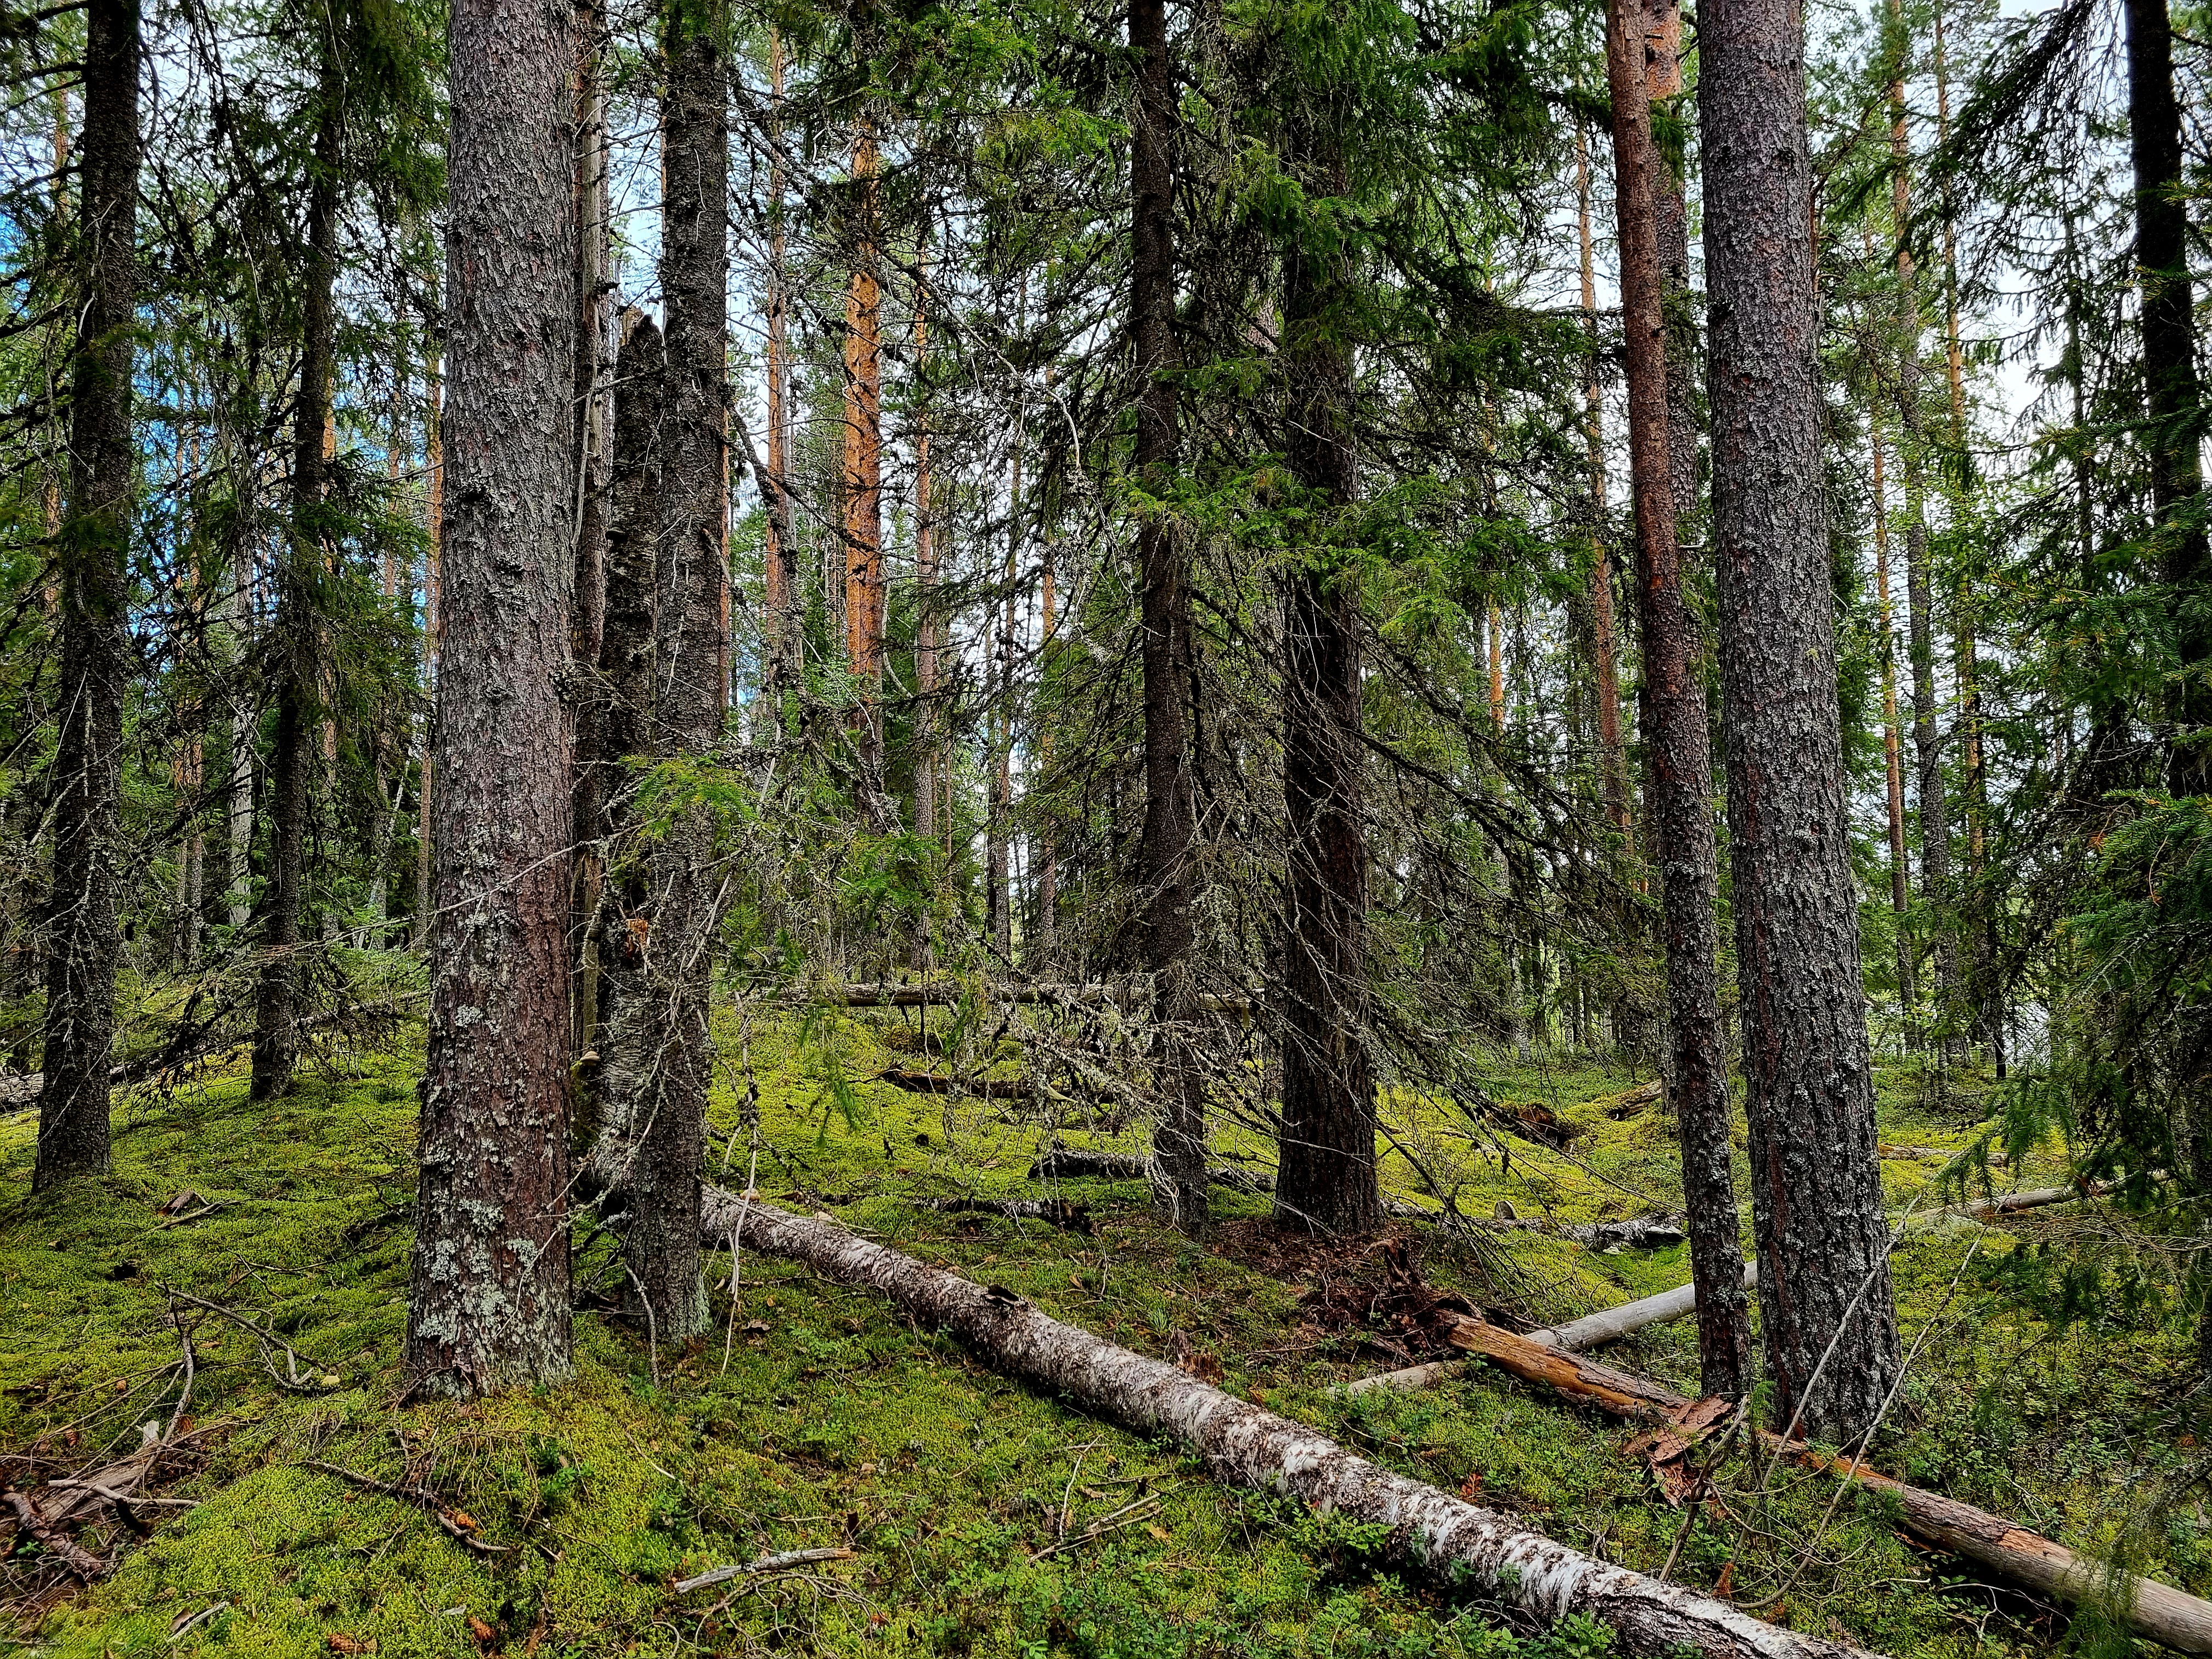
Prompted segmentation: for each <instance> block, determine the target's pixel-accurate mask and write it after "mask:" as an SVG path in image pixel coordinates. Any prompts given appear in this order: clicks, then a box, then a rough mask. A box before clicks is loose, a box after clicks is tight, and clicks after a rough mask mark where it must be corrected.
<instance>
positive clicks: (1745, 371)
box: [1698, 0, 1899, 1439]
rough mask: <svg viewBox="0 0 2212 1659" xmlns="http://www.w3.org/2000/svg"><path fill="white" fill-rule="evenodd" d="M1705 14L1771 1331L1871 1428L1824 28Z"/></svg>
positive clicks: (1785, 1355) (1723, 6)
mask: <svg viewBox="0 0 2212 1659" xmlns="http://www.w3.org/2000/svg"><path fill="white" fill-rule="evenodd" d="M1698 103H1699V121H1700V131H1701V137H1702V140H1703V143H1702V146H1701V153H1702V155H1703V156H1704V160H1705V270H1706V273H1707V282H1708V285H1709V289H1710V293H1711V317H1710V321H1709V328H1710V331H1711V333H1710V343H1709V345H1708V373H1707V385H1708V388H1709V396H1710V398H1711V408H1712V445H1713V529H1714V538H1713V539H1714V546H1715V554H1716V558H1715V562H1716V567H1717V576H1718V578H1719V587H1720V629H1721V638H1720V662H1721V689H1722V698H1723V714H1724V716H1725V721H1726V732H1727V738H1728V795H1729V846H1730V850H1731V854H1732V868H1733V873H1734V882H1735V887H1734V890H1735V917H1736V962H1737V969H1736V973H1737V982H1738V988H1739V994H1740V998H1741V1007H1742V1019H1743V1065H1744V1077H1745V1084H1746V1105H1747V1116H1748V1119H1749V1122H1750V1130H1751V1135H1750V1139H1751V1170H1752V1199H1753V1206H1752V1213H1753V1231H1754V1233H1755V1235H1756V1237H1757V1239H1758V1243H1759V1312H1760V1329H1761V1335H1762V1337H1763V1339H1764V1341H1765V1349H1766V1360H1767V1374H1768V1375H1769V1376H1771V1378H1772V1379H1773V1380H1774V1383H1775V1386H1776V1411H1777V1413H1778V1415H1779V1418H1780V1420H1781V1421H1782V1422H1784V1424H1787V1423H1789V1422H1790V1420H1791V1419H1792V1418H1793V1417H1798V1416H1800V1414H1802V1425H1803V1427H1804V1428H1806V1429H1807V1430H1808V1431H1809V1432H1811V1433H1813V1434H1815V1435H1818V1436H1820V1437H1826V1438H1830V1439H1835V1438H1840V1437H1844V1436H1846V1435H1849V1434H1851V1433H1853V1432H1856V1431H1860V1430H1863V1429H1865V1428H1867V1427H1868V1426H1869V1425H1870V1424H1871V1423H1872V1422H1873V1420H1874V1419H1875V1415H1876V1414H1877V1413H1878V1412H1879V1411H1880V1410H1881V1403H1882V1401H1883V1400H1884V1398H1885V1397H1886V1396H1887V1393H1888V1391H1889V1388H1890V1385H1891V1383H1893V1381H1894V1380H1895V1378H1896V1376H1897V1372H1898V1366H1899V1354H1898V1345H1897V1315H1896V1310H1895V1305H1894V1303H1893V1298H1892V1296H1891V1291H1890V1283H1889V1263H1888V1255H1887V1249H1888V1232H1887V1227H1886V1226H1885V1225H1884V1223H1883V1219H1882V1206H1881V1168H1880V1165H1879V1164H1877V1163H1876V1161H1875V1158H1876V1150H1875V1121H1874V1089H1873V1073H1872V1066H1871V1064H1870V1061H1869V1055H1868V1052H1867V1034H1866V1019H1865V993H1864V991H1863V988H1862V982H1861V980H1860V975H1859V938H1858V911H1857V902H1856V895H1855V893H1854V890H1853V885H1852V879H1851V868H1850V848H1849V845H1848V837H1847V823H1846V819H1845V816H1844V800H1843V781H1842V780H1843V733H1842V729H1841V719H1840V716H1839V713H1838V708H1837V703H1836V636H1835V618H1834V611H1833V600H1832V592H1831V586H1830V576H1829V568H1828V543H1827V536H1826V526H1825V525H1824V524H1823V522H1822V507H1823V503H1822V501H1821V495H1820V490H1821V465H1820V381H1819V367H1818V362H1817V359H1816V356H1815V353H1816V351H1817V349H1818V346H1819V342H1820V325H1819V324H1820V319H1819V307H1818V298H1817V295H1816V293H1815V289H1814V264H1813V246H1812V238H1811V234H1810V226H1811V209H1812V199H1811V191H1812V168H1811V164H1810V159H1809V157H1808V155H1807V145H1806V132H1805V46H1804V19H1803V15H1802V12H1801V11H1800V9H1799V8H1798V4H1797V0H1706V3H1705V5H1704V6H1703V7H1702V8H1701V9H1700V10H1699V83H1698ZM1831 1343H1832V1345H1833V1346H1832V1347H1831ZM1816 1369H1817V1370H1819V1371H1820V1376H1819V1380H1818V1383H1817V1385H1816V1384H1815V1383H1814V1371H1815V1370H1816Z"/></svg>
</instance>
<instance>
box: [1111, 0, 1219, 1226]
mask: <svg viewBox="0 0 2212 1659" xmlns="http://www.w3.org/2000/svg"><path fill="white" fill-rule="evenodd" d="M1129 48H1130V51H1131V52H1133V53H1134V54H1135V56H1136V59H1137V88H1136V92H1137V97H1136V103H1137V108H1136V116H1137V118H1136V121H1135V123H1134V124H1133V125H1134V129H1135V130H1134V134H1133V138H1134V144H1133V150H1132V153H1131V160H1130V173H1131V179H1132V184H1133V189H1134V191H1135V199H1134V203H1133V217H1132V220H1131V224H1130V291H1129V312H1130V337H1131V345H1132V348H1133V356H1134V359H1135V364H1134V366H1135V369H1136V374H1137V440H1136V445H1135V449H1134V453H1133V454H1132V455H1131V457H1130V459H1131V462H1132V464H1133V467H1134V469H1135V471H1136V475H1137V476H1136V483H1137V485H1138V487H1139V489H1141V490H1143V491H1144V493H1145V495H1146V497H1147V499H1146V501H1145V502H1144V504H1143V505H1142V506H1141V507H1139V519H1138V522H1137V571H1138V575H1139V580H1141V581H1142V582H1143V584H1144V594H1143V618H1142V620H1143V626H1144V653H1143V656H1144V673H1145V827H1144V838H1143V841H1142V842H1141V844H1140V845H1139V850H1138V863H1139V868H1140V870H1141V871H1142V872H1143V880H1144V884H1145V886H1144V928H1145V951H1146V964H1147V965H1148V966H1149V967H1150V968H1151V969H1152V975H1153V982H1154V996H1155V999H1156V1000H1155V1012H1156V1013H1157V1016H1158V1019H1159V1022H1160V1030H1161V1039H1160V1044H1159V1048H1158V1085H1157V1088H1158V1095H1159V1098H1160V1121H1159V1122H1158V1124H1157V1125H1156V1126H1155V1127H1154V1128H1153V1130H1152V1166H1153V1182H1154V1188H1153V1194H1154V1199H1155V1204H1156V1207H1157V1208H1158V1211H1159V1212H1160V1214H1161V1215H1162V1217H1163V1218H1164V1219H1166V1220H1167V1221H1169V1222H1170V1223H1171V1224H1172V1225H1175V1226H1176V1227H1178V1228H1180V1229H1181V1230H1182V1231H1184V1232H1185V1233H1188V1234H1189V1235H1191V1236H1192V1237H1199V1236H1200V1235H1202V1234H1203V1233H1204V1232H1205V1231H1206V1224H1207V1220H1208V1213H1207V1207H1206V1080H1205V1077H1204V1075H1203V1073H1202V1072H1201V1070H1200V1065H1199V1056H1198V1054H1197V1052H1196V1048H1195V1045H1194V1043H1193V1042H1192V1041H1191V1038H1190V1031H1191V1029H1192V1021H1193V1019H1194V1017H1195V1015H1196V1012H1197V1010H1196V1008H1195V1007H1194V1006H1193V1003H1192V997H1193V993H1194V991H1195V990H1196V989H1197V980H1196V975H1195V973H1194V963H1193V962H1192V952H1193V948H1194V945H1195V942H1196V939H1197V927H1196V921H1195V918H1194V915H1193V913H1192V907H1193V905H1194V903H1195V902H1196V893H1195V891H1194V887H1195V866H1194V857H1193V854H1194V842H1195V841H1196V838H1197V816H1198V814H1197V805H1196V799H1195V793H1194V788H1193V785H1192V779H1191V768H1190V722H1189V710H1188V702H1189V701H1190V698H1191V696H1192V693H1193V691H1194V688H1195V684H1196V679H1195V675H1194V664H1193V663H1192V661H1191V639H1192V633H1191V614H1190V569H1189V562H1188V557H1187V556H1186V553H1185V550H1184V545H1183V543H1182V540H1181V538H1178V537H1177V536H1176V533H1175V528H1174V526H1173V525H1172V524H1171V523H1170V520H1169V518H1168V514H1167V511H1166V509H1165V507H1164V505H1162V504H1161V498H1162V497H1163V496H1164V495H1166V494H1167V492H1168V490H1169V489H1170V487H1171V486H1172V484H1173V482H1174V477H1175V469H1176V452H1177V448H1178V445H1179V440H1178V436H1177V432H1176V427H1177V423H1178V420H1179V418H1180V416H1179V411H1178V410H1177V407H1176V388H1175V383H1174V382H1173V381H1172V380H1170V379H1169V378H1168V375H1169V374H1170V372H1171V371H1172V370H1173V368H1174V367H1175V364H1176V339H1175V281H1176V275H1175V257H1176V250H1175V169H1176V149H1177V143H1176V138H1177V133H1176V106H1175V64H1174V62H1173V60H1172V58H1170V55H1169V51H1168V17H1167V3H1166V0H1131V3H1130V7H1129Z"/></svg>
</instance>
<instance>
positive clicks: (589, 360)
mask: <svg viewBox="0 0 2212 1659" xmlns="http://www.w3.org/2000/svg"><path fill="white" fill-rule="evenodd" d="M605 31H606V8H605V3H604V0H580V3H579V4H578V5H577V7H576V114H577V123H576V147H575V156H574V163H573V166H574V179H575V191H576V291H575V327H576V370H575V392H574V398H575V405H576V410H577V416H578V418H577V421H576V429H575V439H574V445H573V447H572V449H571V453H570V462H569V466H570V474H571V480H572V482H571V484H570V491H571V495H572V498H573V499H574V503H575V513H574V516H575V524H576V574H575V593H574V600H573V605H572V609H571V611H570V614H569V623H568V635H569V649H570V651H571V652H572V653H573V654H574V658H575V662H576V666H577V669H578V670H579V671H580V673H583V674H585V675H586V676H588V675H590V674H592V673H596V672H597V671H598V668H599V642H600V638H601V635H602V634H603V632H604V630H605V623H606V607H607V519H606V488H607V453H606V451H607V431H606V408H605V398H606V380H607V375H606V369H607V364H606V361H605V357H606V337H607V304H608V293H609V283H608V281H607V239H608V235H609V234H610V223H611V222H610V218H609V214H608V206H609V204H608V199H607V151H608V141H607V106H606V92H605V87H604V86H603V85H602V83H601V76H600V70H599V53H600V50H601V44H602V43H601V37H602V36H603V35H604V34H605ZM608 777H609V765H608V757H606V755H605V754H604V753H603V752H602V751H601V749H600V746H599V698H598V697H597V696H591V695H588V694H587V695H586V696H581V697H579V698H578V699H577V701H576V760H575V767H574V772H573V773H572V774H571V777H570V785H569V788H570V801H569V814H570V822H571V823H573V824H574V830H573V832H572V837H573V839H572V846H573V848H574V851H573V852H572V854H570V860H569V872H568V941H569V949H570V951H572V952H573V953H574V962H575V969H574V978H573V979H572V981H571V983H570V1001H571V1006H570V1008H569V1012H568V1045H569V1053H570V1054H571V1056H572V1057H573V1056H580V1055H581V1054H585V1053H586V1052H588V1051H589V1050H590V1048H591V1047H592V1027H593V1019H594V1017H595V1015H596V1013H597V1012H598V1006H599V998H598V995H597V993H596V990H595V987H594V981H595V979H596V977H597V975H598V971H599V953H598V951H597V948H596V946H595V945H594V943H593V940H592V914H593V912H594V911H595V910H596V909H597V908H598V903H599V884H600V882H601V881H602V879H604V877H605V872H604V871H603V869H602V868H601V866H600V862H599V842H598V840H597V838H596V835H595V831H596V829H597V827H598V824H599V817H600V801H601V799H602V798H603V797H604V796H605V793H606V789H607V781H608Z"/></svg>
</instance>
